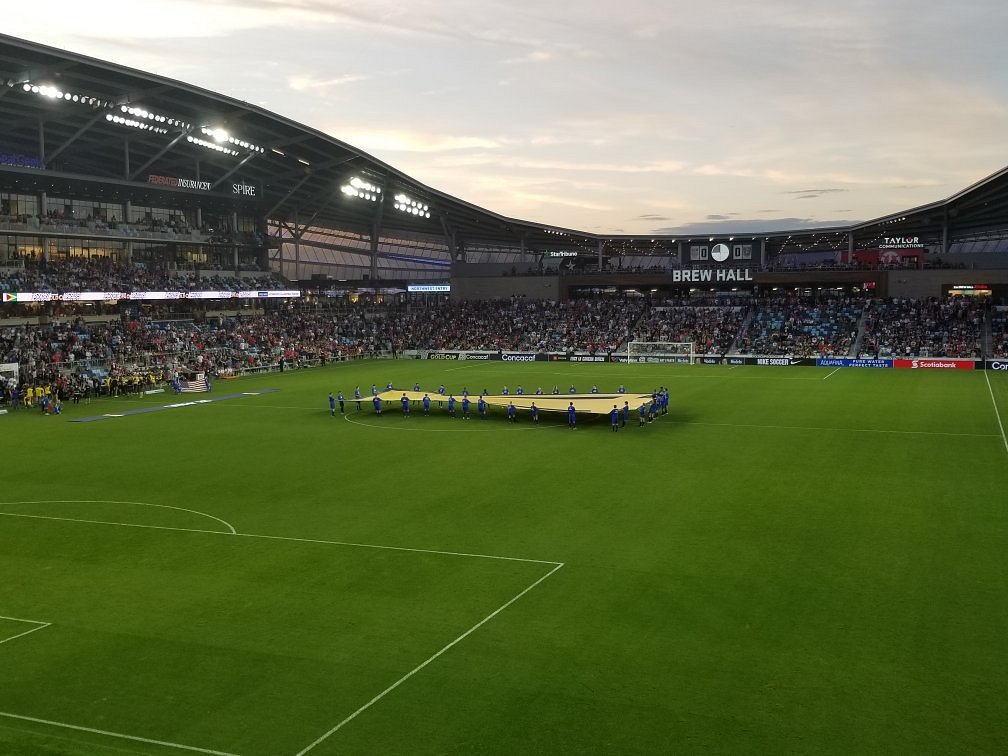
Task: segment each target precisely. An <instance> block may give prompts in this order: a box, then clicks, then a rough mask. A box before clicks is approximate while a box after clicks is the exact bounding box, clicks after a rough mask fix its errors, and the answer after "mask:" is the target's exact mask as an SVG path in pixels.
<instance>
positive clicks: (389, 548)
mask: <svg viewBox="0 0 1008 756" xmlns="http://www.w3.org/2000/svg"><path fill="white" fill-rule="evenodd" d="M210 532H218V531H210ZM235 535H236V536H238V537H239V538H264V539H267V540H270V541H295V542H297V543H322V544H329V545H332V546H352V547H355V548H359V549H384V550H386V551H407V552H411V553H415V554H440V555H442V556H456V557H470V558H472V559H496V560H499V561H502V562H526V563H528V564H549V565H560V564H563V562H555V561H553V560H550V559H528V558H525V557H512V556H499V555H497V554H475V553H469V552H465V551H442V550H440V549H413V548H409V547H407V546H382V545H381V544H376V543H354V542H353V541H328V540H324V539H321V538H295V537H294V536H278V535H264V534H262V533H235Z"/></svg>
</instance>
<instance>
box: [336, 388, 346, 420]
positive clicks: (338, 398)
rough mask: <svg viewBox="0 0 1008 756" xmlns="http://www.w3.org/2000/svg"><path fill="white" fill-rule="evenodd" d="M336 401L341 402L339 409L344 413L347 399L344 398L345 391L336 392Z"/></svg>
mask: <svg viewBox="0 0 1008 756" xmlns="http://www.w3.org/2000/svg"><path fill="white" fill-rule="evenodd" d="M336 401H337V402H339V411H340V414H341V415H342V414H343V412H344V410H345V408H346V400H345V399H344V398H343V392H342V391H340V392H338V393H337V394H336Z"/></svg>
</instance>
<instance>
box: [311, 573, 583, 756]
mask: <svg viewBox="0 0 1008 756" xmlns="http://www.w3.org/2000/svg"><path fill="white" fill-rule="evenodd" d="M563 566H564V563H563V562H559V563H557V565H556V566H555V567H554V568H553V569H552V570H550V571H549V572H547V573H546V574H545V575H543V576H542V577H541V578H539V579H538V580H536V581H535V582H534V583H532V584H531V585H529V586H527V587H526V588H525V589H524V590H522V591H521V593H519V594H518V595H516V596H513V597H512V598H511V599H509V600H508V601H506V602H505V603H503V604H501V605H500V606H499V607H497V608H496V609H494V610H493V611H492V612H490V614H488V615H487V616H486V617H484V618H483V619H481V620H480V621H479V622H477V623H476V624H475V625H473V626H472V627H470V628H469V629H468V630H466V631H465V632H464V633H462V634H461V635H460V636H458V637H457V638H455V639H454V640H453V641H451V642H449V643H448V644H447V645H445V646H443V647H442V648H441V649H440V650H439V651H437V652H435V653H434V654H432V655H431V656H429V657H427V658H426V659H425V660H424V661H422V662H420V664H418V665H417V666H415V667H414V668H413V669H411V670H410V671H409V672H407V673H406V674H405V675H403V676H402V677H400V678H399V679H398V680H396V681H395V682H394V683H392V684H391V685H389V686H388V687H387V688H385V690H383V691H382V692H381V693H379V694H378V695H376V696H375V697H374V698H372V699H371V700H370V701H368V702H367V703H365V704H364V705H363V706H361V707H359V708H358V709H357V710H356V711H354V712H353V713H352V714H349V715H348V716H346V717H345V718H344V719H342V720H341V721H340V722H338V723H337V724H336V725H334V726H333V727H332V728H330V729H329V730H328V731H327V732H325V733H323V734H322V735H320V736H319V737H318V738H316V739H315V740H314V741H313V742H312V743H310V744H309V745H307V746H305V747H304V748H302V749H301V750H300V751H298V752H297V754H296V755H295V756H304V754H306V753H308V752H309V751H311V750H312V749H313V748H315V746H317V745H319V744H320V743H322V742H324V741H325V740H327V739H328V738H330V737H331V736H332V735H334V734H335V733H336V732H338V731H339V730H340V729H341V728H342V727H344V726H345V725H347V724H349V723H350V722H352V721H353V720H354V719H356V718H357V717H358V716H359V715H360V714H363V713H364V712H365V711H367V710H368V709H370V708H371V707H372V706H374V705H375V704H376V703H378V702H379V701H380V700H382V699H383V698H384V697H385V696H387V695H388V694H389V693H391V692H392V691H394V690H395V689H396V688H398V687H399V686H400V685H402V684H403V683H404V682H406V681H407V680H409V679H410V678H411V677H413V676H414V675H415V674H417V673H418V672H420V671H421V670H422V669H423V668H424V667H426V666H427V665H429V664H430V663H431V662H433V661H435V660H436V659H438V658H439V657H440V656H442V655H443V654H445V653H446V652H448V651H449V650H450V649H452V648H453V647H455V646H457V645H458V644H459V643H461V642H462V641H463V640H465V639H466V638H468V637H469V636H470V635H472V634H473V633H474V632H476V631H477V630H479V629H480V628H481V627H483V625H485V624H486V623H487V622H489V621H490V620H492V619H493V618H494V617H496V616H497V615H498V614H500V613H501V612H503V611H504V610H505V609H507V608H508V607H509V606H511V605H512V604H513V603H515V602H516V601H518V599H520V598H521V597H522V596H524V595H525V594H526V593H528V592H529V591H531V590H532V589H533V588H535V587H536V586H538V585H539V584H540V583H542V582H543V581H544V580H546V578H548V577H550V576H551V575H553V574H554V573H555V572H556V571H557V570H559V569H560V568H561V567H563Z"/></svg>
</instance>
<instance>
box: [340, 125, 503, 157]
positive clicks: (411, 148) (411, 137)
mask: <svg viewBox="0 0 1008 756" xmlns="http://www.w3.org/2000/svg"><path fill="white" fill-rule="evenodd" d="M344 141H346V142H348V143H349V144H352V145H354V146H355V147H360V148H361V149H363V150H366V151H367V152H370V153H372V154H375V155H378V154H380V153H384V152H424V153H437V152H454V151H466V150H492V149H496V148H497V147H499V146H500V142H498V141H496V140H494V139H492V138H490V137H483V136H471V135H452V134H433V133H426V132H420V131H391V130H385V131H378V130H374V131H364V132H360V133H348V134H346V135H345V137H344Z"/></svg>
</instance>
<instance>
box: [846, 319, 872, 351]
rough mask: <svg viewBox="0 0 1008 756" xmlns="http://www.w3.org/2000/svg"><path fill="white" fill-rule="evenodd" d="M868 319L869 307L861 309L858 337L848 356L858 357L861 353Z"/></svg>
mask: <svg viewBox="0 0 1008 756" xmlns="http://www.w3.org/2000/svg"><path fill="white" fill-rule="evenodd" d="M867 320H868V308H867V307H866V308H865V309H863V310H861V317H860V318H858V322H857V338H856V339H854V343H853V344H851V348H850V351H849V352H848V353H847V356H848V357H857V356H859V355H860V354H861V344H862V343H863V342H864V330H865V323H866V322H867Z"/></svg>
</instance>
